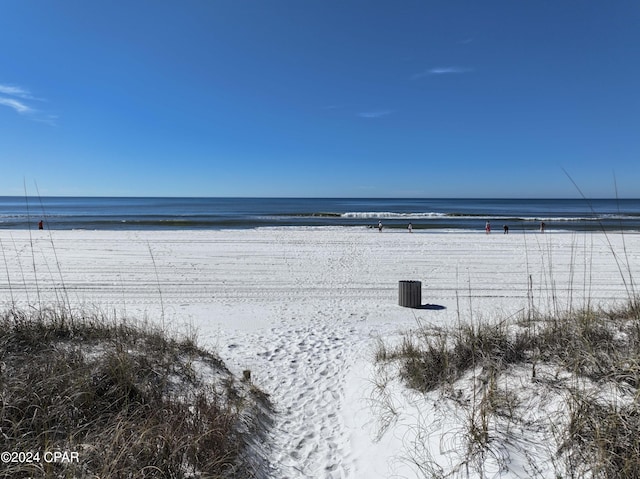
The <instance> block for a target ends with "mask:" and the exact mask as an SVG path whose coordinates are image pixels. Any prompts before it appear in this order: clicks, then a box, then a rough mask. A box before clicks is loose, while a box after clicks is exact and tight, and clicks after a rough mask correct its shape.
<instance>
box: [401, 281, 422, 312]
mask: <svg viewBox="0 0 640 479" xmlns="http://www.w3.org/2000/svg"><path fill="white" fill-rule="evenodd" d="M398 304H399V305H400V306H404V307H405V308H419V307H420V306H422V282H421V281H407V280H405V281H400V282H399V283H398Z"/></svg>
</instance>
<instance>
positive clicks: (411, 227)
mask: <svg viewBox="0 0 640 479" xmlns="http://www.w3.org/2000/svg"><path fill="white" fill-rule="evenodd" d="M407 229H408V230H409V233H413V225H412V224H411V223H409V226H407Z"/></svg>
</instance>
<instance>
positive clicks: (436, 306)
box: [415, 304, 447, 311]
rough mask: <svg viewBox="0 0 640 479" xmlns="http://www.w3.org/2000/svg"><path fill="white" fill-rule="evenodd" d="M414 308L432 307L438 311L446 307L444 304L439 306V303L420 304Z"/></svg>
mask: <svg viewBox="0 0 640 479" xmlns="http://www.w3.org/2000/svg"><path fill="white" fill-rule="evenodd" d="M415 309H433V310H436V311H440V310H441V309H447V308H446V306H441V305H439V304H421V305H420V306H418V307H417V308H415Z"/></svg>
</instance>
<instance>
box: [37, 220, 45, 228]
mask: <svg viewBox="0 0 640 479" xmlns="http://www.w3.org/2000/svg"><path fill="white" fill-rule="evenodd" d="M38 229H39V230H43V229H44V223H43V222H42V220H40V221H38Z"/></svg>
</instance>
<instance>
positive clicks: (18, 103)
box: [0, 96, 33, 113]
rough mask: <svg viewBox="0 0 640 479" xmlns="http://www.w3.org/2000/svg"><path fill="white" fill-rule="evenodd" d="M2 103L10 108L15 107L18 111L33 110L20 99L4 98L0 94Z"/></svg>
mask: <svg viewBox="0 0 640 479" xmlns="http://www.w3.org/2000/svg"><path fill="white" fill-rule="evenodd" d="M0 105H4V106H8V107H9V108H13V109H14V110H15V111H17V112H18V113H30V112H32V111H33V110H32V109H31V108H30V107H29V106H27V105H25V104H24V103H22V102H21V101H19V100H15V99H13V98H3V97H1V96H0Z"/></svg>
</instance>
